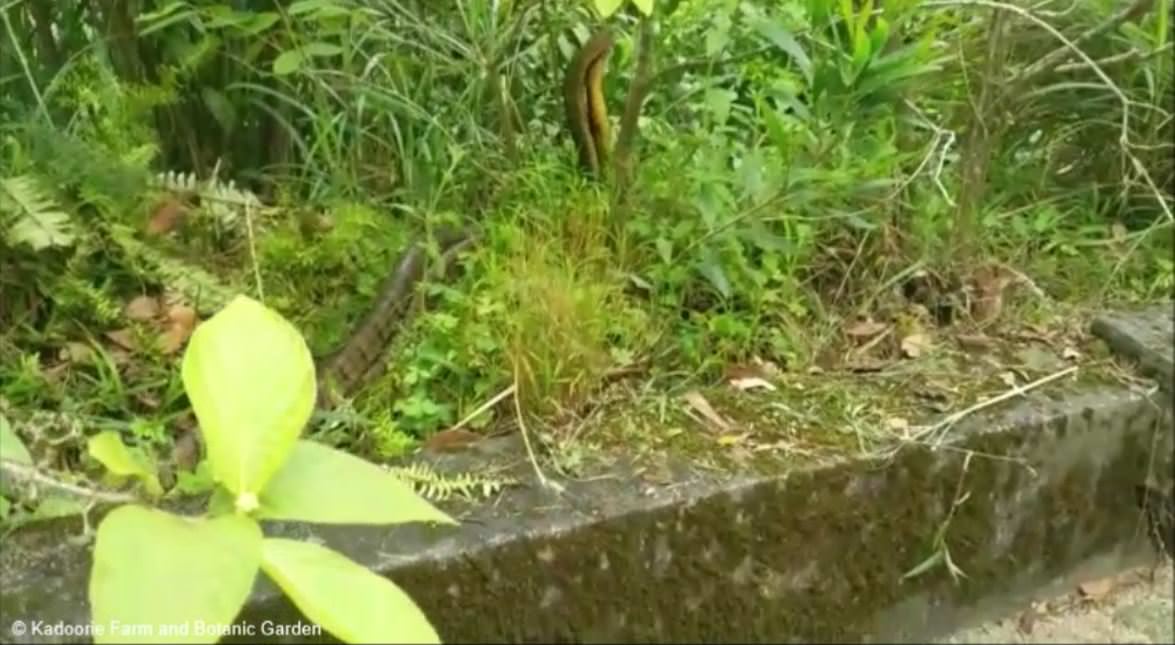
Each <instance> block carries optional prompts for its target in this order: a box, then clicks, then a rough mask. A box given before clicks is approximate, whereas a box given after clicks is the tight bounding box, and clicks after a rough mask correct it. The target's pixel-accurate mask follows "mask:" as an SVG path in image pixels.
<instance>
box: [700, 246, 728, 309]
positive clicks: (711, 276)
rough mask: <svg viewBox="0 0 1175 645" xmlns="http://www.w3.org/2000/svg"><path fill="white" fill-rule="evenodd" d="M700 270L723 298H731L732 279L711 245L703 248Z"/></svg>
mask: <svg viewBox="0 0 1175 645" xmlns="http://www.w3.org/2000/svg"><path fill="white" fill-rule="evenodd" d="M698 271H699V272H701V274H702V276H703V277H704V278H706V280H708V281H709V282H710V284H711V285H712V286H713V287H714V288H715V289H716V290H717V291H718V293H720V294H722V297H723V298H729V297H730V295H731V288H730V280H728V279H727V278H726V272H725V271H723V270H722V264H721V262H719V260H718V256H717V254H715V253H714V251H713V249H710V248H709V247H706V248H703V249H702V261H701V262H700V263H699V264H698Z"/></svg>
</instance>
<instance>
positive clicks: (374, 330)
mask: <svg viewBox="0 0 1175 645" xmlns="http://www.w3.org/2000/svg"><path fill="white" fill-rule="evenodd" d="M476 239H477V237H476V236H475V235H474V234H472V233H470V232H469V231H465V230H456V231H452V230H451V231H445V232H443V233H441V234H439V235H438V236H437V243H438V246H439V247H440V253H441V256H440V260H439V262H438V266H437V267H436V268H438V269H439V270H440V275H442V276H443V277H451V275H452V272H453V269H454V268H455V267H456V266H457V262H456V260H457V257H458V256H459V255H460V254H461V252H462V251H464V250H466V249H468V248H469V247H470V246H472V245H473V243H474V242H475V241H476ZM427 261H428V253H427V251H426V250H425V247H424V245H423V244H421V242H420V240H417V241H415V242H413V243H412V244H411V245H409V246H408V248H407V249H405V250H404V252H403V253H401V255H400V260H399V262H397V263H396V265H395V266H396V268H395V270H394V271H392V272H391V273H390V274H389V275H388V277H387V278H385V279H384V282H383V284H382V285H380V288H379V292H378V295H377V296H376V298H375V301H374V302H373V303H372V305H371V308H370V309H368V311H367V314H366V315H364V317H363V318H362V319H361V320H360V321H359V323H358V324H357V325H356V326H355V329H354V330H353V331H352V332H351V334H350V335H349V336H348V337H347V340H346V341H344V342H343V344H342V345H341V346H340V347H339V348H338V349H337V350H335V351H333V352H331V353H330V354H328V355H326V356H323V357H320V358H319V359H318V360H317V371H318V407H319V408H322V409H330V408H333V407H335V406H336V405H338V403H339V400H340V398H345V397H351V396H353V395H354V394H355V393H356V392H357V391H358V390H359V388H361V387H362V386H364V385H366V384H367V383H369V382H371V380H372V379H375V378H377V377H379V375H380V374H382V373H383V370H384V368H385V367H386V361H384V360H382V359H383V357H384V353H385V352H386V350H387V347H388V344H389V343H390V342H391V340H392V338H393V337H394V336H395V334H396V332H397V331H398V330H399V329H401V328H402V327H403V325H404V323H406V322H407V321H408V320H409V319H410V318H411V314H412V308H411V307H410V304H411V301H412V297H413V294H414V293H415V291H416V286H417V284H419V283H420V281H421V280H422V279H423V278H424V277H425V276H426V274H427V273H426V267H425V265H426V263H427Z"/></svg>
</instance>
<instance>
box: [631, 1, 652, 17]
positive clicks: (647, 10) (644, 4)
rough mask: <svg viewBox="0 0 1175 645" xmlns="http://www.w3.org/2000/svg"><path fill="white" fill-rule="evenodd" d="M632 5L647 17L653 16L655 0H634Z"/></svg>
mask: <svg viewBox="0 0 1175 645" xmlns="http://www.w3.org/2000/svg"><path fill="white" fill-rule="evenodd" d="M632 3H633V4H634V5H636V8H637V9H639V10H640V12H641V13H643V14H645V15H646V16H651V15H653V0H632Z"/></svg>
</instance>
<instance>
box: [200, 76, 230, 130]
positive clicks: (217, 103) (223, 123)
mask: <svg viewBox="0 0 1175 645" xmlns="http://www.w3.org/2000/svg"><path fill="white" fill-rule="evenodd" d="M200 98H202V99H203V100H204V105H205V106H206V107H207V108H208V111H209V112H211V113H212V118H214V119H216V123H217V124H218V125H220V129H221V130H223V131H224V132H225V133H226V134H230V133H232V131H233V130H235V129H236V127H237V109H236V107H234V106H233V104H232V101H229V100H228V97H226V96H225V95H224V94H222V93H221V92H219V91H218V90H216V89H214V88H211V87H207V86H205V87H202V88H200Z"/></svg>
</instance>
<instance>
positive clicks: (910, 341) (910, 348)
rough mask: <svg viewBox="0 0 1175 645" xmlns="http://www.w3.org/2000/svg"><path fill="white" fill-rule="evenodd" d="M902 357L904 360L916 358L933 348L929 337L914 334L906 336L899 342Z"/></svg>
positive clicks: (919, 333) (917, 333) (918, 333)
mask: <svg viewBox="0 0 1175 645" xmlns="http://www.w3.org/2000/svg"><path fill="white" fill-rule="evenodd" d="M901 347H902V355H903V356H905V357H906V358H918V357H919V356H922V355H923V354H925V353H927V352H929V351H930V350H931V349H932V348H933V343H932V342H931V341H930V336H928V335H926V334H924V333H921V332H915V333H913V334H910V335H909V336H906V337H905V338H903V339H902V342H901Z"/></svg>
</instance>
